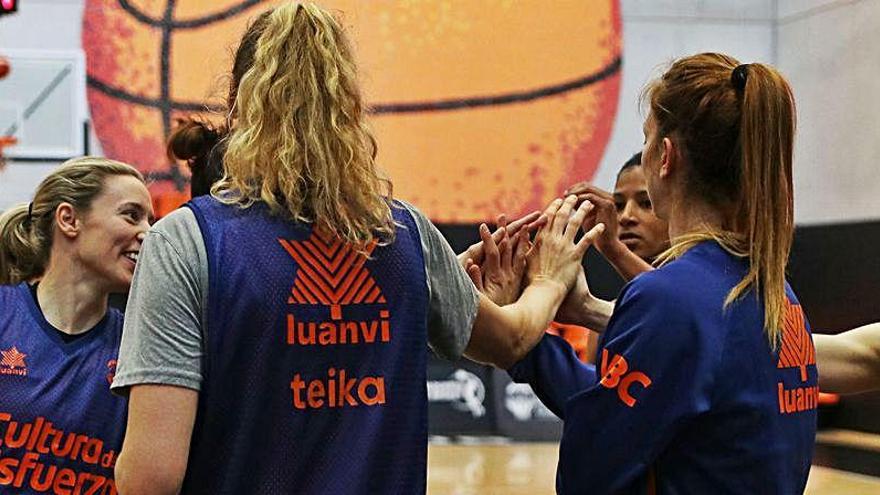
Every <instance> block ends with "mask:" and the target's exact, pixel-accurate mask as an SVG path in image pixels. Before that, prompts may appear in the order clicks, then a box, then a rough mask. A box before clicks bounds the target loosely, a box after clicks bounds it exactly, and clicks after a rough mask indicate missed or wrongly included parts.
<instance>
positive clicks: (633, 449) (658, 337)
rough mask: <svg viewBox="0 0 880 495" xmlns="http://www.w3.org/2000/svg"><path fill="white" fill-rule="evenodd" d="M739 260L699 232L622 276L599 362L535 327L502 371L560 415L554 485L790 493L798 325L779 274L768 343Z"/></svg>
mask: <svg viewBox="0 0 880 495" xmlns="http://www.w3.org/2000/svg"><path fill="white" fill-rule="evenodd" d="M746 270H747V265H746V264H745V263H744V262H743V261H742V260H738V259H736V258H735V257H733V256H731V255H730V254H728V253H727V252H725V251H724V250H723V249H721V248H720V247H719V246H718V245H717V244H715V243H711V242H705V243H701V244H699V245H697V246H696V247H694V248H693V249H691V250H689V251H688V252H687V253H685V254H684V255H683V256H682V257H680V258H679V259H678V260H676V261H674V262H672V263H670V264H668V265H666V266H665V267H663V268H660V269H658V270H655V271H653V272H648V273H644V274H642V275H640V276H638V277H637V278H636V279H634V280H633V281H632V282H631V283H630V284H628V285H627V286H626V287H625V288H624V290H623V291H622V292H621V294H620V297H619V299H618V302H617V306H616V308H615V310H614V315H613V317H612V319H611V321H610V322H609V325H608V329H607V330H606V332H605V334H604V336H603V337H602V342H601V344H600V350H599V356H598V362H599V363H600V364H599V365H598V368H599V369H598V373H597V372H596V371H597V370H594V369H592V368H590V367H587V366H585V365H583V364H582V363H580V362H579V361H578V360H577V358H576V356H574V354H573V353H572V352H571V351H570V350H566V349H565V348H563V347H562V346H563V345H564V342H561V339H558V338H554V337H552V336H547V337H545V338H544V339H543V340H542V341H541V342H540V343H539V345H538V346H537V347H536V348H535V349H534V350H533V351H532V352H531V353H530V354H529V355H528V356H527V357H526V358H525V359H524V360H523V361H521V362H520V363H518V364H517V365H515V366H514V367H513V368H512V369H511V370H510V373H511V375H512V376H513V377H514V379H516V380H517V381H526V382H529V383H531V384H532V386H533V387H534V388H535V389H536V391H537V393H538V395H539V397H541V399H542V400H544V401H546V402H547V403H548V404H547V405H548V406H549V407H550V408H551V409H552V410H554V411H556V412H557V413H558V414H560V416H561V417H562V418H563V419H564V420H565V426H564V431H563V437H562V442H561V445H560V452H559V466H558V470H557V491H558V492H559V493H563V494H575V493H578V494H579V493H669V494H679V493H719V494H720V493H768V494H769V493H773V494H799V493H802V492H803V490H804V487H805V485H806V482H807V475H808V474H809V471H810V462H811V459H812V453H813V442H814V439H815V431H816V407H817V403H818V402H817V401H818V387H817V371H816V364H815V362H816V359H815V351H814V348H813V343H812V337H811V335H810V330H809V325H808V324H807V322H806V320H805V318H804V313H803V311H802V310H801V307H800V305H799V304H798V302H797V299H796V297H795V295H794V293H793V292H792V291H791V289H790V288H788V287H787V296H788V302H787V304H786V309H785V325H784V328H783V332H782V339H781V342H780V345H779V346H778V348H776V349H773V348H771V346H770V344H769V341H768V338H767V336H766V333H765V332H764V330H763V324H764V308H763V304H761V303H760V301H759V299H758V298H757V297H756V296H755V294H754V292H753V291H752V292H750V293H748V294H746V295H745V296H743V297H742V298H741V299H739V300H737V301H735V302H734V303H732V304H731V305H730V306H728V307H727V308H726V309H724V307H723V306H724V300H725V297H726V296H727V294H728V292H729V291H730V289H731V288H732V287H734V286H735V285H736V284H737V283H738V282H739V281H740V280H741V279H742V277H743V276H744V275H745V273H746Z"/></svg>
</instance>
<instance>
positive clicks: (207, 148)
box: [167, 119, 220, 162]
mask: <svg viewBox="0 0 880 495" xmlns="http://www.w3.org/2000/svg"><path fill="white" fill-rule="evenodd" d="M177 124H178V125H177V128H175V129H174V131H173V132H172V133H171V136H169V137H168V148H167V153H168V158H171V159H172V160H186V161H188V162H193V161H201V160H203V159H205V158H207V156H208V154H209V153H210V152H211V150H212V149H213V148H214V146H216V145H217V142H218V141H219V140H220V132H219V131H218V130H217V129H215V128H214V127H213V126H211V124H208V123H206V122H201V121H198V120H193V119H186V120H183V119H181V120H178V121H177Z"/></svg>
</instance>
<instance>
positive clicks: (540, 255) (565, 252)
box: [526, 195, 605, 294]
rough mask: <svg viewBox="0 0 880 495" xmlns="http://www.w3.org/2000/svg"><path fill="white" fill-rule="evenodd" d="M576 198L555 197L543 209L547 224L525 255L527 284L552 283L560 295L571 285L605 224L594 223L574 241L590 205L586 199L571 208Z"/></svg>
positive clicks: (572, 196)
mask: <svg viewBox="0 0 880 495" xmlns="http://www.w3.org/2000/svg"><path fill="white" fill-rule="evenodd" d="M577 201H578V198H577V196H574V195H571V196H568V197H566V198H565V199H564V200H562V199H556V200H554V201H553V202H552V203H550V205H549V206H548V207H547V209H546V210H544V216H546V217H547V224H546V225H544V227H542V228H541V230H540V231H538V234H537V236H535V245H534V246H533V247H532V249H531V251H530V252H529V255H528V257H527V261H528V264H527V268H526V278H527V282H528V283H529V284H536V283H548V284H556V285H558V286H559V288H560V290H561V291H563V294H567V293H568V291H569V290H570V289H571V288H572V286H574V284H575V281H576V279H577V276H578V274H579V273H580V270H581V263H582V259H583V257H584V254H585V253H586V252H587V249H588V248H589V247H590V245H591V244H593V242H595V240H596V239H597V238H598V237H599V236H600V235H601V234H602V232H604V230H605V224H603V223H597V224H596V225H595V226H593V227H592V228H591V229H590V230H589V231H588V232H587V233H586V234H584V236H583V237H581V239H580V240H579V241H577V242H575V236H576V235H577V233H578V230H580V228H581V225H582V224H583V223H584V220H585V219H586V217H587V215H588V214H589V213H590V211H591V210H592V208H593V204H592V203H591V202H589V201H584V202H582V203H581V205H580V206H579V207H577V208H575V204H577Z"/></svg>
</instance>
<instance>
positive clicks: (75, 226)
mask: <svg viewBox="0 0 880 495" xmlns="http://www.w3.org/2000/svg"><path fill="white" fill-rule="evenodd" d="M55 225H56V226H57V227H58V230H59V231H60V232H61V235H63V236H64V237H66V238H68V239H74V238H76V236H77V235H79V229H80V226H81V225H82V222H81V221H80V219H79V216H78V215H77V212H76V208H74V207H73V205H72V204H70V203H66V202H65V203H61V204H59V205H58V207H57V208H55Z"/></svg>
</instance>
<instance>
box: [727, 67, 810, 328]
mask: <svg viewBox="0 0 880 495" xmlns="http://www.w3.org/2000/svg"><path fill="white" fill-rule="evenodd" d="M747 67H748V76H747V79H746V84H745V88H744V90H743V97H742V117H741V119H740V131H739V132H740V142H741V154H742V172H741V177H742V189H741V194H740V202H739V204H740V205H741V211H740V215H739V219H740V221H741V222H742V227H741V230H742V233H743V234H744V236H745V238H746V242H747V243H748V244H747V246H748V256H749V272H748V274H747V275H746V277H745V278H744V279H743V280H742V281H741V282H740V283H739V284H737V285H736V287H734V288H733V290H732V291H731V292H730V295H729V296H728V298H727V301H728V302H730V301H732V300H734V299H736V298H737V297H739V296H740V295H741V294H742V293H744V292H745V291H746V290H748V288H749V287H751V286H754V287H755V288H756V289H759V290H760V291H761V295H762V299H763V301H764V307H765V313H764V328H765V329H766V330H767V332H768V336H769V337H770V339H771V341H773V342H776V341H777V340H778V337H779V332H780V330H781V328H782V323H783V317H784V314H785V267H786V265H787V264H788V255H789V251H790V250H791V242H792V238H793V236H794V195H793V182H792V155H793V152H794V133H795V121H796V115H795V114H796V110H795V104H794V96H793V95H792V92H791V88H790V86H789V85H788V83H787V82H786V81H785V79H783V77H782V76H781V75H780V74H779V72H777V71H776V70H775V69H773V68H772V67H769V66H767V65H763V64H749V65H748V66H747Z"/></svg>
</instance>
